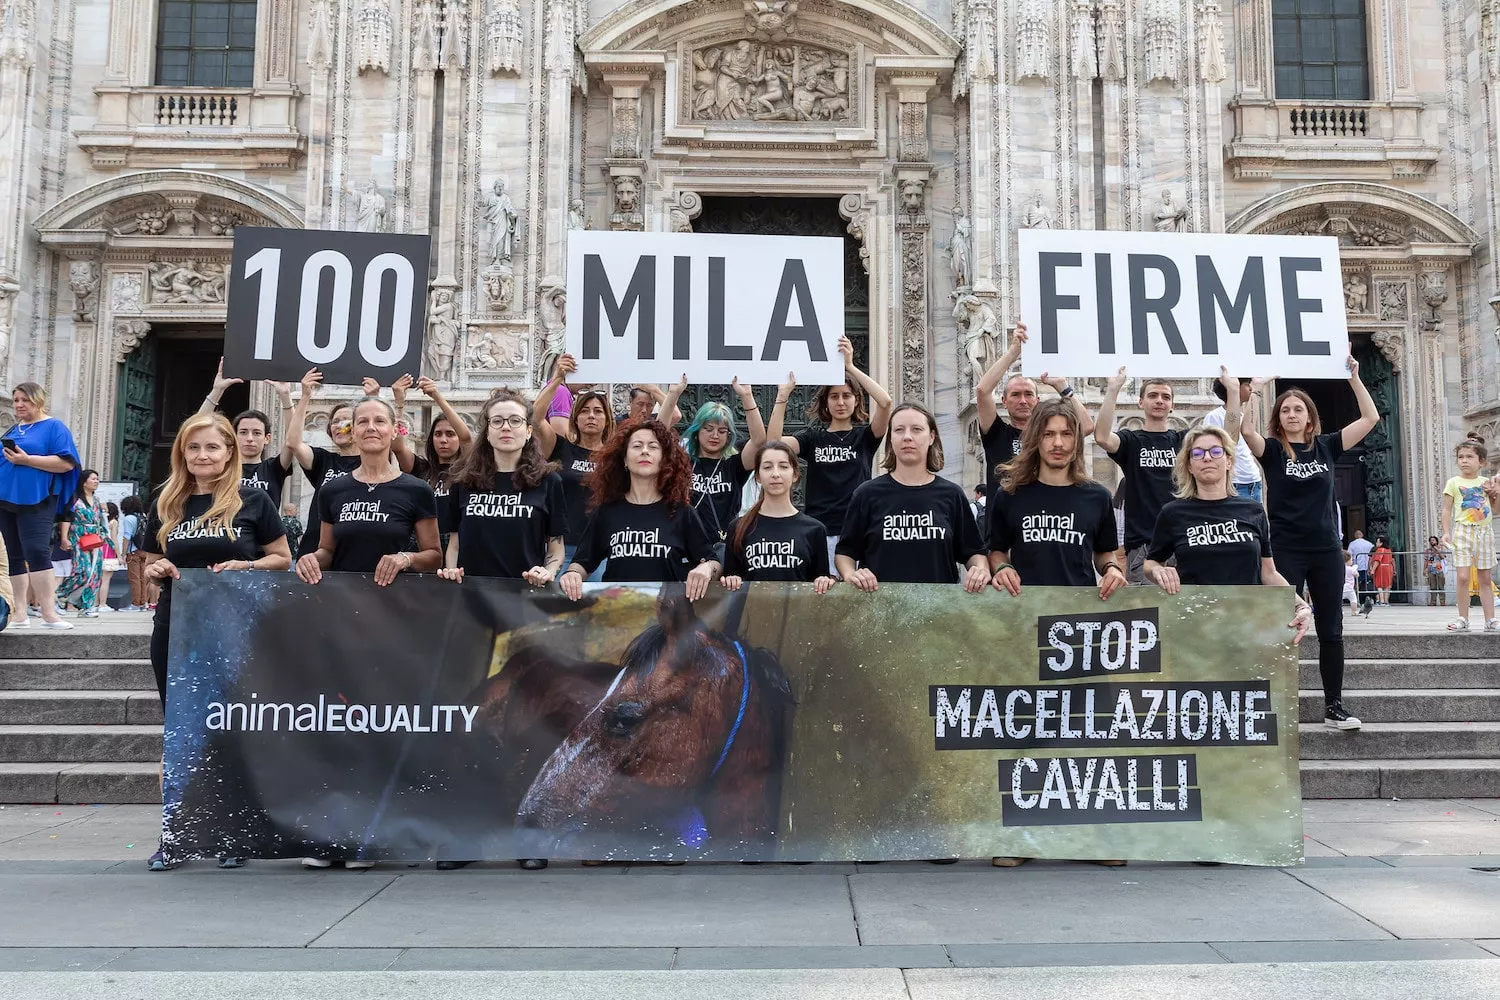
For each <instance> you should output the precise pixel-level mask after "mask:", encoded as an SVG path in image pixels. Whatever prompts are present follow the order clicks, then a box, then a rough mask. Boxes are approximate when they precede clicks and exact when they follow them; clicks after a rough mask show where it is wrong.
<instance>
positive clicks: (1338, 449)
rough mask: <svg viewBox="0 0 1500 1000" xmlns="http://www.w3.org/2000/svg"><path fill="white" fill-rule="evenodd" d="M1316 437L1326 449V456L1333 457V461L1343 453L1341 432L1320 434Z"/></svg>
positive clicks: (1342, 435) (1342, 433)
mask: <svg viewBox="0 0 1500 1000" xmlns="http://www.w3.org/2000/svg"><path fill="white" fill-rule="evenodd" d="M1318 437H1319V440H1321V441H1322V442H1323V445H1324V447H1326V448H1327V449H1328V454H1330V455H1331V456H1333V458H1334V459H1335V460H1337V459H1338V457H1339V456H1340V455H1342V454H1343V453H1344V432H1343V431H1330V432H1329V433H1327V434H1320V435H1318Z"/></svg>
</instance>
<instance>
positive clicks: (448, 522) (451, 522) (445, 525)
mask: <svg viewBox="0 0 1500 1000" xmlns="http://www.w3.org/2000/svg"><path fill="white" fill-rule="evenodd" d="M431 468H432V467H431V465H429V464H428V462H427V457H426V456H425V455H418V456H417V458H416V460H415V461H414V462H412V464H411V474H412V475H414V476H416V477H417V478H418V479H420V480H422V482H424V483H426V482H427V473H428V472H429V471H430V470H431ZM452 473H453V463H452V462H448V463H446V464H444V465H439V466H438V467H437V485H436V486H432V484H431V483H428V485H429V486H432V495H433V498H434V499H436V500H437V512H438V515H437V517H438V534H439V535H441V536H442V537H443V538H447V537H448V535H449V534H451V533H452V532H453V530H454V529H455V528H457V527H458V509H457V507H456V506H455V505H454V501H453V494H452V490H451V488H450V486H449V484H448V477H449V476H450V475H452ZM530 568H531V567H529V566H528V567H527V569H530Z"/></svg>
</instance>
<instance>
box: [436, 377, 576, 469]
mask: <svg viewBox="0 0 1500 1000" xmlns="http://www.w3.org/2000/svg"><path fill="white" fill-rule="evenodd" d="M501 403H515V404H516V405H518V406H520V407H521V411H522V412H523V413H525V414H526V416H527V419H528V420H529V419H530V417H531V400H529V399H527V398H526V397H525V396H523V395H521V394H520V393H519V392H516V391H515V390H514V389H508V388H504V387H502V388H499V389H496V390H495V391H494V392H492V393H490V398H489V399H487V400H485V403H484V406H483V407H481V408H480V410H479V435H480V437H479V440H477V441H474V442H473V443H472V444H470V445H469V447H468V448H467V449H466V450H465V451H463V452H462V453H460V455H459V457H458V461H457V462H456V463H455V466H454V470H453V473H452V482H453V485H455V486H466V487H468V488H469V489H471V490H487V489H490V488H492V487H493V486H494V485H495V473H497V472H499V471H500V470H499V469H498V468H497V467H496V466H495V448H494V446H493V445H491V444H490V413H491V412H492V411H493V410H494V409H495V407H497V406H499V405H500V404H501ZM556 471H557V463H556V462H549V461H547V460H546V459H545V458H543V457H542V450H541V449H540V448H538V447H537V444H536V438H535V437H527V438H526V443H525V444H524V445H522V446H521V459H520V461H519V462H517V464H516V485H517V486H518V487H520V488H521V489H523V490H529V489H533V488H534V487H536V485H537V484H538V483H540V482H541V481H542V480H544V479H546V478H547V477H548V476H549V475H551V474H552V473H554V472H556Z"/></svg>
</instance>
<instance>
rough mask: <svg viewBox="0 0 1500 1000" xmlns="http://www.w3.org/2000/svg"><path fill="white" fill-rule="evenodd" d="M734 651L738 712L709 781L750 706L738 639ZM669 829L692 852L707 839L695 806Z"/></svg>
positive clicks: (747, 673)
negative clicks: (737, 668) (738, 679)
mask: <svg viewBox="0 0 1500 1000" xmlns="http://www.w3.org/2000/svg"><path fill="white" fill-rule="evenodd" d="M734 650H735V652H736V653H738V654H739V657H740V674H741V680H742V683H741V685H740V710H739V711H738V712H737V713H735V716H734V725H733V726H731V727H730V728H729V736H728V738H726V739H725V740H724V749H723V750H721V751H719V759H718V760H717V761H715V762H714V769H713V770H712V771H710V772H709V775H708V777H709V779H710V780H712V779H713V778H714V777H715V776H717V775H718V773H719V770H720V769H721V768H722V767H723V766H724V761H725V760H727V759H728V758H729V751H730V750H732V749H734V740H735V737H737V736H739V734H740V726H742V725H744V723H745V709H746V707H748V706H749V704H750V664H749V661H748V660H747V658H746V656H745V647H744V646H742V645H740V642H739V640H738V639H736V640H734ZM671 829H672V830H673V832H675V833H676V834H677V841H678V843H680V844H681V845H682V846H684V847H688V848H692V849H693V850H697V849H698V848H700V847H702V846H703V845H704V844H706V843H707V842H708V839H709V832H708V821H707V820H706V819H705V818H704V816H703V810H702V809H699V808H698V806H697V805H696V804H693V805H689V806H688V807H687V808H685V809H684V810H683V811H682V812H681V813H679V814H678V815H677V817H676V819H675V820H674V821H673V822H672V825H671Z"/></svg>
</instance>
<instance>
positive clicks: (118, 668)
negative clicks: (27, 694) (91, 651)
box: [0, 659, 156, 691]
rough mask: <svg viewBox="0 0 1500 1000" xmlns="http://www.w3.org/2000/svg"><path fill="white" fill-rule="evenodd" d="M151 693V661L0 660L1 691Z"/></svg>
mask: <svg viewBox="0 0 1500 1000" xmlns="http://www.w3.org/2000/svg"><path fill="white" fill-rule="evenodd" d="M105 690H109V691H154V690H156V675H155V674H154V673H152V671H151V661H150V660H148V659H140V660H134V659H132V660H109V659H104V660H45V659H43V660H0V691H105Z"/></svg>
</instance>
